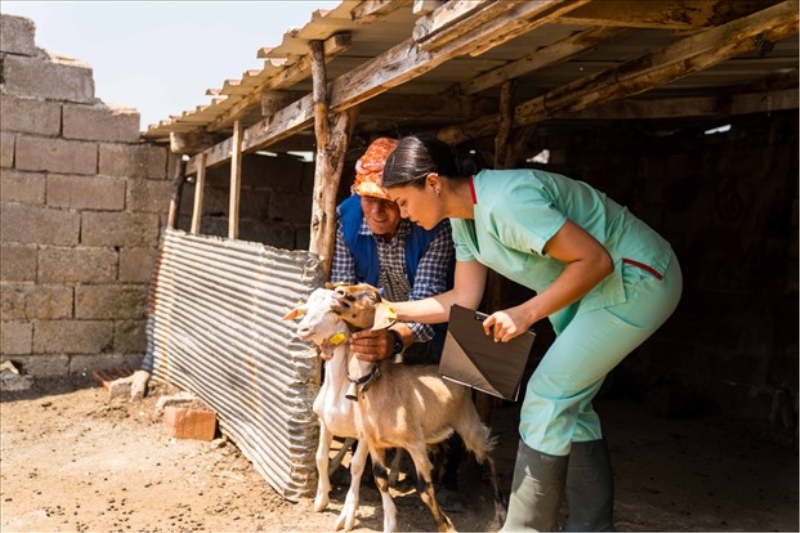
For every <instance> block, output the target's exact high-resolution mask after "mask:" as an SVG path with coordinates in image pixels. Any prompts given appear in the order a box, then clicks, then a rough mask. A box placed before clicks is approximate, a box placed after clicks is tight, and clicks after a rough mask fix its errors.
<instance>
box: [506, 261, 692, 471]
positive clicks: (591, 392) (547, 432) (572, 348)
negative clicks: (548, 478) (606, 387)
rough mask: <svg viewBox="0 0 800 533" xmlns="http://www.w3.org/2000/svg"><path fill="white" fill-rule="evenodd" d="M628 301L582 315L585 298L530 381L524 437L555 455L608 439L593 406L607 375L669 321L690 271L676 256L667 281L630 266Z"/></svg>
mask: <svg viewBox="0 0 800 533" xmlns="http://www.w3.org/2000/svg"><path fill="white" fill-rule="evenodd" d="M622 278H623V286H624V288H625V295H626V302H625V303H622V304H618V305H613V306H610V307H605V308H601V309H596V310H592V311H587V312H585V313H580V304H579V303H578V304H577V307H576V312H575V314H574V316H573V317H572V319H571V320H569V322H568V323H567V324H566V326H565V327H563V329H562V328H556V331H559V330H560V332H559V333H558V334H557V336H556V340H555V341H554V342H553V344H552V346H551V347H550V349H549V350H547V353H546V354H545V356H544V357H543V358H542V361H541V362H540V363H539V365H538V367H537V368H536V370H535V371H534V373H533V375H532V376H531V378H530V380H529V381H528V384H527V388H526V392H525V399H524V401H523V404H522V411H521V413H520V437H521V438H522V441H523V442H524V443H525V444H527V445H528V446H529V447H531V448H533V449H534V450H537V451H539V452H544V453H546V454H549V455H558V456H564V455H568V454H569V452H570V448H571V445H572V443H573V442H587V441H593V440H597V439H601V438H602V437H603V434H602V430H601V427H600V419H599V417H598V416H597V413H596V412H595V411H594V409H593V407H592V398H594V396H595V395H596V394H597V391H598V390H599V389H600V386H601V385H602V384H603V380H604V379H605V377H606V375H607V374H608V373H609V372H610V371H611V370H612V369H613V368H614V367H615V366H617V365H618V364H619V363H620V362H621V361H622V360H623V359H624V358H625V356H627V355H628V354H629V353H631V352H632V351H633V350H634V349H635V348H636V347H637V346H639V345H640V344H641V343H642V342H644V341H645V340H646V339H647V338H648V337H650V335H652V334H653V332H655V331H656V330H657V329H658V328H659V326H661V325H662V324H663V323H664V322H665V321H666V320H667V318H669V316H670V315H671V314H672V312H673V311H674V310H675V308H676V307H677V306H678V301H679V300H680V297H681V292H682V289H683V277H682V275H681V268H680V265H679V264H678V259H677V258H676V257H675V255H674V254H673V256H672V259H671V261H670V263H669V266H668V267H667V271H666V272H665V273H664V276H663V279H658V277H657V276H656V275H654V274H653V273H650V272H648V271H647V270H645V269H642V268H640V267H638V266H635V265H631V264H627V263H623V264H622Z"/></svg>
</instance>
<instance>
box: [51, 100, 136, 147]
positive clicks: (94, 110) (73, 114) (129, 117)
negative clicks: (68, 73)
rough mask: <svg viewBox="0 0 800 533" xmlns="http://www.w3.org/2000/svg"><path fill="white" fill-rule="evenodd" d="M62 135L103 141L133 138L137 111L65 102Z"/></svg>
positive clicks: (125, 140) (132, 140)
mask: <svg viewBox="0 0 800 533" xmlns="http://www.w3.org/2000/svg"><path fill="white" fill-rule="evenodd" d="M63 136H64V138H65V139H81V140H86V141H105V142H137V141H138V140H139V113H138V112H137V111H136V110H135V109H130V108H122V107H109V106H107V105H105V104H100V105H93V106H81V105H65V106H64V131H63Z"/></svg>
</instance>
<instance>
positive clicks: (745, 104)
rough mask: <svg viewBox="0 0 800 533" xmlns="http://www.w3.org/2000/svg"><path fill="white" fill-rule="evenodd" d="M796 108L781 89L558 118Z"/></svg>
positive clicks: (614, 105) (620, 105) (793, 95)
mask: <svg viewBox="0 0 800 533" xmlns="http://www.w3.org/2000/svg"><path fill="white" fill-rule="evenodd" d="M797 108H798V90H797V89H781V90H770V91H758V92H748V93H742V94H734V95H724V96H713V97H711V96H695V97H685V98H659V99H648V100H631V99H628V100H615V101H613V102H608V103H606V104H602V105H599V106H595V107H592V108H589V109H584V110H583V111H578V112H576V113H567V114H566V115H563V116H562V117H560V118H561V119H564V120H659V119H673V118H674V119H679V118H694V117H726V116H735V115H746V114H749V113H770V112H775V111H785V110H787V109H797Z"/></svg>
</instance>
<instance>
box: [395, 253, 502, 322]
mask: <svg viewBox="0 0 800 533" xmlns="http://www.w3.org/2000/svg"><path fill="white" fill-rule="evenodd" d="M486 272H487V268H486V267H485V266H484V265H482V264H480V263H479V262H477V261H474V260H473V261H456V270H455V277H454V279H453V288H452V289H451V290H449V291H447V292H443V293H442V294H438V295H436V296H432V297H430V298H425V299H423V300H416V301H410V302H396V303H393V304H392V307H393V308H394V311H395V313H396V314H397V319H398V320H400V321H403V322H419V323H421V324H437V323H439V322H447V321H448V320H449V318H450V307H451V306H452V305H453V304H458V305H460V306H463V307H466V308H469V309H476V308H477V307H478V304H480V302H481V298H483V289H484V287H485V286H486Z"/></svg>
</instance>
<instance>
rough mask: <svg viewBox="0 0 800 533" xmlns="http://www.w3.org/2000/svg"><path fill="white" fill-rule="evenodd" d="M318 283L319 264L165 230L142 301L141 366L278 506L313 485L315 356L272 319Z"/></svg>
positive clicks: (295, 254) (302, 255) (305, 256)
mask: <svg viewBox="0 0 800 533" xmlns="http://www.w3.org/2000/svg"><path fill="white" fill-rule="evenodd" d="M321 282H322V269H321V267H320V264H319V260H318V257H317V256H316V255H315V254H311V253H309V252H306V251H288V250H280V249H277V248H271V247H268V246H264V245H261V244H258V243H251V242H244V241H236V240H229V239H221V238H218V237H210V236H204V235H191V234H187V233H185V232H182V231H177V230H167V233H166V235H165V239H164V244H163V247H162V250H161V254H160V258H159V263H158V264H157V266H156V275H155V279H154V282H153V284H152V288H151V292H150V313H149V317H148V324H147V344H148V346H147V356H146V358H145V367H146V368H147V369H149V370H151V371H152V374H153V376H154V377H155V378H158V379H162V380H164V381H167V382H169V383H172V384H174V385H176V386H178V387H180V388H182V389H184V390H188V391H191V392H193V393H195V394H196V395H198V396H199V397H200V398H202V399H203V401H205V402H206V403H208V405H209V406H211V407H212V408H213V409H214V410H215V411H216V412H217V416H218V419H219V423H220V428H221V429H222V431H223V432H225V434H226V435H228V436H229V437H230V438H231V439H233V441H234V442H235V443H236V445H237V446H238V447H239V449H241V450H242V453H244V455H245V456H246V457H247V458H248V459H249V460H250V461H251V462H252V463H253V464H254V465H255V467H256V469H257V470H258V472H259V473H260V474H261V475H262V476H263V477H264V479H265V480H266V481H267V482H268V483H269V484H270V485H271V486H272V487H273V488H274V489H275V490H276V491H278V493H280V494H282V495H283V496H284V497H285V498H287V499H289V500H292V501H296V500H297V499H298V498H300V497H306V496H310V495H312V494H313V491H314V489H315V486H316V466H315V463H314V452H315V450H316V446H317V440H318V438H319V427H318V422H317V417H316V415H315V414H314V413H313V411H312V410H311V406H312V403H313V401H314V398H315V396H316V394H317V392H318V390H319V375H320V366H319V365H320V363H319V359H318V358H317V355H316V349H314V348H312V347H310V346H309V345H308V344H306V343H303V342H300V341H299V340H297V338H296V336H295V329H294V328H295V324H294V323H293V322H285V321H283V320H282V319H281V317H282V316H283V315H284V314H285V313H286V312H287V311H288V310H290V309H291V308H292V307H294V305H295V304H296V303H297V301H298V300H305V299H306V298H307V297H308V294H309V293H310V292H311V290H313V289H314V288H315V287H318V286H319V285H320V284H321Z"/></svg>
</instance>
